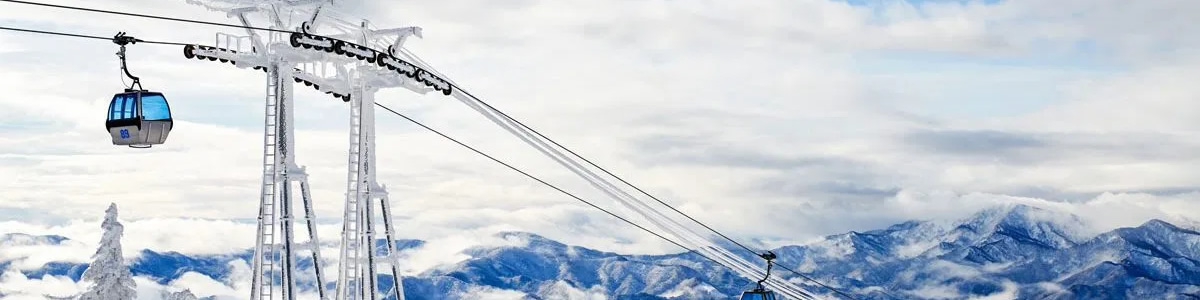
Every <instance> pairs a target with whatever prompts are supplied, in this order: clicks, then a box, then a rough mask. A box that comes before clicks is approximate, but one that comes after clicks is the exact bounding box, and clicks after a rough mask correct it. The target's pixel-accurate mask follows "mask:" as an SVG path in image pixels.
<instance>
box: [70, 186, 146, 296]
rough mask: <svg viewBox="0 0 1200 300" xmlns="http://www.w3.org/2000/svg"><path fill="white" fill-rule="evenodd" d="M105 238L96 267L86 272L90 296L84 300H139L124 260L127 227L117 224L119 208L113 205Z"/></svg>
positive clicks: (93, 263)
mask: <svg viewBox="0 0 1200 300" xmlns="http://www.w3.org/2000/svg"><path fill="white" fill-rule="evenodd" d="M104 212H105V213H106V214H105V215H104V223H101V224H100V228H103V229H104V235H103V236H102V237H101V238H100V247H99V248H97V249H96V254H95V255H92V259H93V260H92V264H91V265H89V266H88V269H87V270H86V271H84V272H83V280H85V281H91V282H92V284H91V286H89V287H88V290H87V292H84V293H83V295H80V297H79V299H80V300H127V299H135V298H137V291H136V290H135V288H136V287H137V284H136V283H134V282H133V274H131V273H129V267H126V266H125V259H124V258H123V257H121V236H122V235H123V234H124V233H125V226H124V225H121V222H119V221H117V204H116V203H112V204H110V205H109V206H108V210H105V211H104Z"/></svg>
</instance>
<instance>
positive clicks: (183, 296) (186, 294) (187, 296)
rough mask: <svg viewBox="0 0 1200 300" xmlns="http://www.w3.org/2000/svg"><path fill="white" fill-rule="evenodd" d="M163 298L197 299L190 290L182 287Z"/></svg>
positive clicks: (178, 299)
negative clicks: (180, 289)
mask: <svg viewBox="0 0 1200 300" xmlns="http://www.w3.org/2000/svg"><path fill="white" fill-rule="evenodd" d="M163 299H165V300H197V298H196V295H194V294H192V291H191V290H189V289H184V290H182V291H178V292H174V293H170V294H168V295H167V296H166V297H163Z"/></svg>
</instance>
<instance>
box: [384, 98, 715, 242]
mask: <svg viewBox="0 0 1200 300" xmlns="http://www.w3.org/2000/svg"><path fill="white" fill-rule="evenodd" d="M375 105H377V106H379V107H381V108H383V109H385V110H387V111H388V112H391V113H392V114H395V115H396V116H399V117H401V118H404V119H405V120H408V121H409V122H411V123H413V124H416V125H417V126H420V127H421V128H424V129H425V130H428V131H430V132H433V133H435V134H437V135H439V136H441V137H442V138H445V139H447V140H450V141H451V142H454V143H455V144H458V145H459V146H462V147H463V148H467V149H468V150H471V151H472V152H475V153H476V154H479V155H481V156H483V157H486V158H487V159H490V160H492V161H494V162H496V163H498V164H501V165H503V166H505V167H507V168H509V169H511V170H513V171H516V172H517V173H521V175H525V177H529V179H533V180H534V181H537V182H538V183H541V184H542V185H545V186H547V187H550V188H552V189H554V190H556V191H558V192H560V193H562V194H564V195H567V196H568V197H571V198H573V199H575V200H579V202H583V203H584V204H587V205H588V206H591V207H593V208H595V209H598V210H600V211H603V212H604V213H606V214H608V215H610V216H612V217H614V218H617V219H619V220H621V221H624V222H625V223H627V224H629V225H633V226H634V227H637V228H638V229H641V230H642V231H645V232H647V233H650V234H652V235H654V236H656V237H658V238H660V239H662V240H664V241H667V242H670V243H671V244H675V246H679V247H680V248H683V249H684V250H687V251H688V252H692V253H696V254H697V255H700V256H701V257H704V258H706V259H708V260H712V261H713V262H716V261H715V260H713V259H712V258H709V257H708V256H705V255H704V254H701V253H699V252H697V251H696V250H692V249H691V248H688V247H687V246H684V245H683V244H680V243H679V242H676V241H674V240H671V239H670V238H667V237H665V236H663V235H661V234H659V233H657V232H654V231H652V230H650V229H648V228H646V227H644V226H642V225H638V224H637V223H634V222H633V221H630V220H629V219H627V218H625V217H622V216H620V215H617V214H616V213H613V212H612V211H609V210H607V209H604V208H603V207H600V206H598V205H596V204H593V203H592V202H590V201H587V200H584V199H583V198H580V197H579V196H576V195H575V194H572V193H571V192H568V191H566V190H563V189H562V188H559V187H558V186H555V185H554V184H552V183H549V182H546V181H545V180H542V179H541V178H538V177H537V176H534V175H532V174H529V173H527V172H525V171H523V170H521V169H520V168H517V167H514V166H513V165H510V164H508V163H506V162H504V161H502V160H500V159H498V158H496V157H494V156H491V155H489V154H487V153H484V152H483V151H480V150H479V149H476V148H475V147H471V146H470V145H467V144H466V143H463V142H461V141H459V140H458V139H455V138H453V137H450V136H449V135H446V134H444V133H442V132H441V131H438V130H437V129H433V128H432V127H429V126H426V125H425V124H423V123H421V122H419V121H417V120H414V119H413V118H409V117H408V116H407V115H404V114H403V113H400V112H399V111H396V110H394V109H391V108H389V107H387V106H385V105H383V104H380V103H379V102H375Z"/></svg>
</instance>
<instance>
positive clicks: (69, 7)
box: [0, 0, 296, 33]
mask: <svg viewBox="0 0 1200 300" xmlns="http://www.w3.org/2000/svg"><path fill="white" fill-rule="evenodd" d="M0 2H10V3H17V4H26V5H35V6H44V7H52V8H59V9H70V10H79V11H87V12H94V13H104V14H113V15H122V16H130V17H139V18H149V19H158V20H166V21H175V22H186V23H195V24H204V25H212V26H224V27H232V28H243V29H256V30H266V31H274V32H283V33H296V31H291V30H282V29H273V28H266V27H254V26H245V25H236V24H228V23H219V22H209V21H200V20H192V19H184V18H175V17H164V16H156V15H148V14H139V13H131V12H123V11H114V10H105V9H95V8H86V7H78V6H70V5H58V4H50V3H40V2H31V1H21V0H0Z"/></svg>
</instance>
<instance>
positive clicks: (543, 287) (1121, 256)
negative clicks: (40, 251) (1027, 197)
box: [0, 205, 1200, 299]
mask: <svg viewBox="0 0 1200 300" xmlns="http://www.w3.org/2000/svg"><path fill="white" fill-rule="evenodd" d="M1189 227H1190V226H1186V225H1185V226H1176V225H1174V224H1171V223H1168V222H1165V221H1161V220H1150V221H1147V222H1145V223H1144V224H1142V225H1140V226H1136V227H1128V228H1119V229H1115V230H1111V231H1107V232H1091V231H1090V230H1089V228H1090V227H1089V226H1087V225H1086V224H1084V222H1082V221H1080V219H1079V218H1078V217H1077V216H1074V215H1071V214H1067V213H1061V212H1057V211H1052V210H1046V209H1039V208H1035V207H1031V206H1025V205H1007V206H1002V207H994V208H989V209H986V210H983V211H980V212H978V213H976V214H974V215H971V216H969V217H967V218H964V219H961V220H958V221H953V222H934V221H909V222H904V223H900V224H896V225H892V226H889V227H888V228H884V229H878V230H870V231H865V232H857V231H851V232H847V233H843V234H836V235H830V236H827V237H825V238H824V239H821V240H819V241H816V242H813V243H809V244H806V245H793V246H785V247H780V248H777V249H775V253H777V254H778V255H779V257H780V258H779V260H778V263H780V264H782V265H787V266H790V267H793V268H794V269H796V270H798V271H801V272H805V273H806V274H807V275H809V276H811V277H813V278H816V279H818V280H821V281H822V282H824V283H826V284H829V285H832V286H835V287H839V288H840V289H841V290H842V291H844V292H847V293H850V294H853V295H854V296H855V297H856V298H858V299H967V298H971V297H981V296H992V297H998V298H1003V299H1008V298H1020V299H1195V298H1200V232H1198V231H1196V230H1194V229H1192V228H1189ZM496 235H497V236H498V237H500V238H503V239H506V240H511V241H513V243H511V244H508V245H503V246H482V247H474V248H470V249H467V250H465V251H463V254H465V255H467V256H469V257H470V258H468V259H466V260H463V261H460V262H457V263H454V264H451V265H446V266H441V267H438V268H432V269H430V270H428V271H425V272H423V273H421V274H419V275H417V276H414V277H407V278H404V286H405V295H406V297H407V298H408V299H447V298H449V299H472V298H476V297H478V293H480V292H499V293H502V294H504V295H509V296H511V297H510V298H520V299H564V298H565V299H729V298H735V297H736V295H737V294H738V293H739V292H740V291H741V290H742V289H744V288H747V287H749V286H750V285H751V284H752V283H751V281H749V280H747V279H743V278H740V277H738V276H736V275H735V274H734V273H732V272H730V271H728V270H726V269H723V268H722V267H721V266H719V265H715V264H713V263H711V262H709V261H707V260H705V259H704V258H701V257H699V256H696V255H694V254H691V253H681V254H670V255H621V254H616V253H610V252H604V251H598V250H594V249H588V248H584V247H578V246H571V245H566V244H563V243H560V242H557V241H554V240H551V239H547V238H545V237H542V236H539V235H536V234H533V233H525V232H502V233H498V234H496ZM10 236H12V237H11V238H10ZM60 238H61V237H60ZM63 239H65V238H62V239H59V238H55V237H35V236H28V235H24V236H21V235H5V236H3V238H0V252H3V251H4V248H5V247H11V246H12V245H14V244H18V243H23V244H22V245H28V244H29V243H45V244H54V243H61V242H62V241H63ZM398 244H401V247H402V248H405V249H413V248H417V247H422V246H423V245H424V244H423V243H422V242H420V241H414V240H407V241H402V242H398ZM745 255H749V254H748V253H747V254H745ZM250 256H251V255H250V253H248V252H246V251H243V252H242V253H232V254H229V255H208V256H188V255H183V254H179V253H172V252H156V251H152V250H143V251H142V255H140V256H139V258H138V259H137V260H135V261H131V262H130V263H131V271H132V272H133V274H134V275H135V276H142V277H146V278H151V279H153V280H154V281H157V282H159V283H164V284H165V283H169V282H172V281H175V280H177V279H179V278H180V277H181V276H184V274H188V273H189V272H190V273H193V274H201V275H203V276H207V277H211V278H214V279H217V280H219V281H222V282H224V283H226V284H229V283H230V281H232V279H230V278H234V277H237V276H235V275H234V272H235V271H236V270H235V269H236V268H234V267H232V266H233V265H236V264H231V262H239V261H240V262H244V261H246V260H248V259H249V257H250ZM7 264H8V262H6V261H3V260H2V259H0V269H2V268H5V267H6V266H7ZM301 265H304V262H301ZM309 265H311V262H309ZM85 268H86V266H85V265H82V264H77V263H60V262H55V263H49V264H46V265H45V266H43V267H42V268H40V269H35V270H22V271H21V273H23V274H24V275H25V276H28V277H31V278H39V277H41V276H46V275H50V276H55V275H59V276H66V277H68V278H71V279H73V280H78V279H79V276H80V274H81V273H82V270H84V269H85ZM773 274H779V275H780V276H784V277H787V278H792V279H793V280H794V281H795V282H797V283H799V284H803V285H804V286H805V287H807V288H808V289H809V290H811V291H814V292H818V293H826V294H829V293H830V292H829V291H828V290H823V289H821V288H820V287H818V286H816V285H814V284H811V283H809V282H804V281H803V280H800V279H797V278H793V276H791V274H787V273H773ZM382 278H384V277H381V279H382ZM388 280H390V278H387V279H384V280H381V281H382V282H381V285H383V286H387V285H390V281H388ZM307 287H308V288H310V289H311V288H312V282H309V283H308V284H307ZM193 291H194V292H196V294H197V295H199V296H213V295H212V294H205V293H204V291H199V290H193ZM0 292H4V291H0ZM216 296H217V297H215V298H216V299H226V298H228V299H235V298H244V295H216ZM1189 297H1190V298H1189ZM829 298H830V299H834V297H832V295H831V296H830V297H829Z"/></svg>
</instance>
